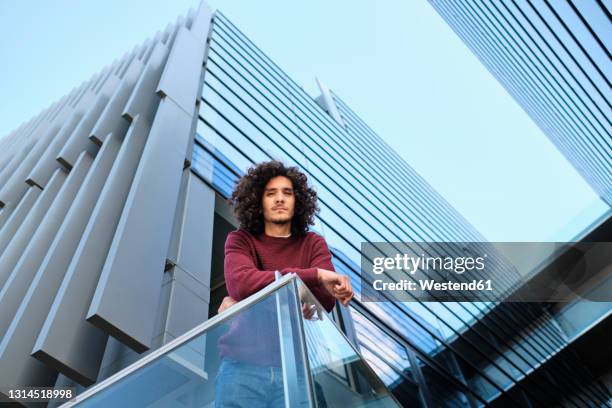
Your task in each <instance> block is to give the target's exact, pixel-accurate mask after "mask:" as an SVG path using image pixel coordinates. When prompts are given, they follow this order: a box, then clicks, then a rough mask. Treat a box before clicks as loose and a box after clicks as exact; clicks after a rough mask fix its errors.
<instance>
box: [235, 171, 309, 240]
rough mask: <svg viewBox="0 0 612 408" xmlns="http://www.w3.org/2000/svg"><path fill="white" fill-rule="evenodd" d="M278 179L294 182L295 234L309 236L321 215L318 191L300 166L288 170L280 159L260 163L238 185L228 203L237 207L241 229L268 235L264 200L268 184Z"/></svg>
mask: <svg viewBox="0 0 612 408" xmlns="http://www.w3.org/2000/svg"><path fill="white" fill-rule="evenodd" d="M277 176H285V177H287V178H288V179H289V180H291V182H292V183H293V191H294V194H295V210H294V213H293V219H292V220H291V234H292V235H305V234H306V233H307V232H308V228H309V226H311V225H313V224H314V218H315V215H316V214H317V213H318V212H319V207H318V205H317V192H316V191H315V190H314V189H312V188H311V187H310V186H309V185H308V178H307V177H306V175H305V174H304V173H302V172H301V171H300V170H299V169H298V168H297V167H287V166H285V165H284V164H283V163H282V162H280V161H278V160H272V161H268V162H263V163H259V164H257V165H256V166H253V167H251V168H249V170H248V171H247V173H246V174H245V175H244V176H242V177H241V178H240V179H239V180H238V181H237V182H236V186H235V188H234V191H233V192H232V196H231V197H230V198H229V200H228V202H229V203H230V205H232V207H233V208H234V215H235V216H236V218H238V221H239V222H240V228H243V229H245V230H247V231H249V232H250V233H251V234H254V235H259V234H262V233H263V232H264V219H263V208H262V205H261V199H262V195H263V192H264V188H265V187H266V184H268V181H270V179H272V178H274V177H277Z"/></svg>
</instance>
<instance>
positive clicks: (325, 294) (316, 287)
mask: <svg viewBox="0 0 612 408" xmlns="http://www.w3.org/2000/svg"><path fill="white" fill-rule="evenodd" d="M318 268H321V269H327V270H329V271H335V270H334V264H333V263H332V260H331V253H330V252H329V248H328V247H327V243H326V242H325V239H324V238H323V237H321V236H320V235H316V234H315V235H314V243H313V248H312V258H311V261H310V268H305V269H301V268H285V269H283V270H282V271H281V273H285V272H284V271H286V272H295V273H297V275H298V276H299V277H300V278H301V279H302V280H303V281H304V283H305V284H306V286H308V289H310V291H311V292H312V294H313V295H314V296H315V297H316V298H317V299H318V300H319V302H320V303H321V305H322V306H323V307H324V308H325V310H326V311H327V312H330V311H331V310H332V309H333V308H334V305H335V304H336V298H334V297H333V296H332V294H331V293H329V291H328V290H327V289H325V287H324V286H323V285H322V284H320V283H319V279H318V273H317V269H318ZM304 274H314V282H313V281H310V280H308V281H307V280H306V279H304V278H303V277H302V276H303V275H304Z"/></svg>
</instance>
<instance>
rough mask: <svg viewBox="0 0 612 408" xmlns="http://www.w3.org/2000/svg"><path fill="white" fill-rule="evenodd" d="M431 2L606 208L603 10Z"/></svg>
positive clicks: (609, 194)
mask: <svg viewBox="0 0 612 408" xmlns="http://www.w3.org/2000/svg"><path fill="white" fill-rule="evenodd" d="M430 3H431V5H432V6H433V7H434V8H435V9H436V11H437V12H438V13H439V14H440V15H441V16H442V17H443V18H444V20H446V22H447V23H448V24H449V25H450V26H451V27H452V29H453V30H454V31H455V32H456V33H457V35H459V37H461V39H462V40H463V41H464V42H465V43H466V44H467V45H468V47H469V48H470V49H471V50H472V52H474V54H476V55H477V56H478V58H479V59H480V61H481V62H482V63H483V64H484V65H485V66H486V67H487V68H488V69H489V71H490V72H491V73H492V74H493V75H494V76H495V77H496V78H497V79H498V80H499V81H500V82H501V83H502V85H503V86H504V87H505V88H506V89H507V90H508V92H509V93H510V94H511V95H512V96H513V97H514V98H515V99H516V101H517V102H518V103H519V104H520V105H521V106H522V107H523V109H524V110H525V111H526V112H527V113H528V114H529V115H530V116H531V118H532V119H533V120H534V121H535V122H536V123H537V125H538V126H539V127H540V128H541V129H542V131H543V132H544V133H545V134H546V135H547V136H548V137H549V138H550V140H551V141H552V142H553V143H554V144H555V145H556V146H557V148H558V149H559V150H560V151H561V152H562V153H563V154H564V155H565V157H566V158H567V159H568V160H569V161H570V162H571V163H572V164H573V166H574V167H575V168H576V170H578V172H579V173H580V174H581V175H582V176H583V177H584V178H585V180H587V182H589V183H590V185H591V186H592V187H593V189H594V190H595V191H596V192H597V193H598V194H599V195H600V197H601V198H602V199H603V200H604V201H605V202H606V203H608V204H609V205H612V138H611V137H610V135H611V134H612V123H611V122H610V118H611V117H612V105H610V99H611V98H610V95H611V93H610V79H611V77H612V70H611V66H610V49H611V48H610V46H611V43H610V38H611V36H610V9H609V8H610V5H609V3H608V2H605V1H604V2H601V1H548V0H536V1H528V0H519V1H500V2H480V1H478V2H471V1H446V0H430Z"/></svg>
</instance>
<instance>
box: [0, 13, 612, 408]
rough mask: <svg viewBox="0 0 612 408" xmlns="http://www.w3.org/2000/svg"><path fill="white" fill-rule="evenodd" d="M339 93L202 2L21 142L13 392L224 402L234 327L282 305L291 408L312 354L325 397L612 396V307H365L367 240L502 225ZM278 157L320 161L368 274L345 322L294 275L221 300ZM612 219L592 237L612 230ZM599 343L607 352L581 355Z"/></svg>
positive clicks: (1, 325) (1, 195)
mask: <svg viewBox="0 0 612 408" xmlns="http://www.w3.org/2000/svg"><path fill="white" fill-rule="evenodd" d="M320 90H321V94H320V96H318V97H317V98H313V97H312V96H310V95H309V94H307V93H306V92H305V91H303V89H302V88H301V87H300V86H299V85H297V84H296V83H295V82H294V81H293V80H291V78H289V77H288V76H287V75H286V74H285V73H284V72H283V71H282V69H281V68H279V67H278V66H277V65H275V64H274V62H272V61H271V60H270V59H269V58H268V57H267V56H266V55H265V54H264V53H263V52H262V51H261V50H260V49H259V48H257V46H256V45H255V44H253V43H252V42H251V41H250V40H249V39H248V38H247V37H246V36H245V35H244V34H243V33H242V32H241V31H240V30H239V29H238V28H237V27H236V26H234V25H233V24H232V23H231V22H230V21H229V20H228V19H227V18H226V17H225V16H224V15H223V14H222V13H220V12H213V11H212V10H210V9H209V8H208V7H207V5H206V4H204V3H202V4H201V5H200V6H199V7H198V9H197V10H192V11H190V12H189V13H188V14H187V16H186V17H184V18H182V17H181V18H179V19H178V20H177V21H176V22H175V23H174V24H170V25H168V27H167V28H166V29H165V30H163V31H160V32H159V33H157V34H156V35H155V36H154V37H152V38H150V39H148V40H147V41H145V42H144V43H143V44H142V45H139V46H137V47H135V48H134V49H133V50H132V51H130V52H128V53H126V54H125V55H124V56H123V57H122V58H119V59H117V60H116V61H115V62H114V63H113V64H111V65H109V66H108V67H106V68H105V69H103V70H102V71H101V72H100V73H98V74H96V75H94V76H93V77H92V78H91V80H89V81H86V82H85V83H83V84H81V85H80V86H78V87H77V88H75V89H74V90H73V91H72V92H71V93H69V94H68V95H66V96H65V97H63V98H62V99H60V100H59V101H57V102H56V103H54V104H53V105H52V106H50V107H49V108H48V109H46V110H44V111H43V112H41V113H40V114H39V115H37V116H36V117H34V118H32V119H31V120H30V121H28V122H27V123H24V124H23V125H22V126H20V127H19V128H18V129H16V130H15V131H13V132H12V133H11V134H9V135H8V136H6V137H5V138H3V139H1V140H0V206H1V210H0V336H1V338H0V386H2V387H3V388H0V393H1V394H4V397H7V396H8V395H7V388H8V387H14V388H18V387H25V386H36V387H77V390H78V393H79V394H81V393H82V394H81V395H82V396H81V397H80V399H79V400H78V401H77V402H76V405H81V406H140V405H142V406H160V407H161V406H164V407H165V406H173V407H183V406H184V407H187V406H189V407H192V406H198V407H199V406H212V405H211V404H212V402H213V401H214V398H215V394H214V393H215V388H214V378H215V374H216V371H217V370H218V364H219V351H218V349H217V347H216V345H217V342H216V339H218V338H219V337H220V336H222V335H223V334H224V332H225V331H227V330H229V329H230V326H232V324H234V322H236V321H239V320H241V318H242V321H247V323H248V322H249V319H247V317H249V316H251V317H252V316H257V315H258V313H259V312H261V313H264V311H265V310H266V309H265V307H266V304H269V305H270V307H272V308H275V307H276V308H277V309H276V310H277V311H278V315H277V317H278V319H279V321H280V322H282V323H283V324H281V325H279V327H281V330H280V331H279V332H278V333H269V336H271V337H277V336H278V337H280V338H281V340H282V341H280V344H281V351H280V352H281V353H282V357H283V361H284V365H283V378H282V380H283V382H284V384H285V385H286V387H285V389H286V390H288V392H287V393H286V394H285V397H286V398H287V399H286V401H288V402H290V403H293V402H295V401H297V400H294V399H292V398H294V397H296V396H295V394H292V393H291V390H295V389H298V388H299V385H298V384H297V383H295V382H294V380H295V376H292V374H291V373H295V370H298V369H300V367H302V368H303V369H304V370H305V371H306V372H307V373H309V374H311V375H312V376H311V377H309V378H311V380H312V381H311V382H310V383H309V386H308V387H309V388H308V389H309V390H310V391H309V392H310V395H311V396H310V397H309V398H310V402H311V404H312V405H313V406H320V407H322V406H325V405H324V404H323V402H322V401H323V400H325V401H327V404H328V406H332V405H334V404H336V405H334V406H365V405H366V404H370V405H368V406H394V405H395V406H396V405H397V404H400V405H402V406H408V407H412V406H414V407H480V406H504V407H510V406H511V407H516V406H521V407H523V406H524V407H536V406H543V407H550V406H568V407H593V406H605V404H606V403H609V402H610V398H611V397H610V392H609V390H608V389H607V388H606V386H605V384H604V381H606V377H605V376H606V373H608V374H607V375H609V373H610V365H609V363H602V360H601V359H599V358H597V357H601V356H602V355H605V353H608V354H607V355H608V356H609V353H610V352H609V350H608V351H606V350H605V341H606V339H607V338H608V336H609V333H610V319H609V315H610V304H605V307H602V308H599V309H596V310H594V308H593V306H592V305H590V304H587V305H586V306H585V304H584V302H582V303H581V300H580V299H578V300H576V302H573V303H572V304H570V305H566V307H565V308H558V309H555V308H551V307H546V306H545V305H541V304H538V303H500V302H498V301H497V300H498V299H490V301H482V302H421V301H417V300H415V301H413V302H391V301H389V302H362V301H360V296H359V295H360V288H361V269H360V268H361V267H360V262H361V243H362V242H373V243H375V242H383V241H388V242H404V241H409V242H451V243H454V242H483V243H484V241H485V239H484V237H483V236H482V235H481V234H479V233H478V231H476V230H475V229H474V228H473V227H472V226H471V225H470V224H469V223H468V222H467V221H466V220H465V219H464V218H463V217H462V216H461V215H460V214H459V213H458V212H457V211H456V210H454V209H453V208H452V207H451V206H450V205H449V204H448V202H447V201H445V200H444V198H443V197H441V196H440V194H438V193H437V192H436V191H435V190H434V189H433V188H432V187H431V186H430V185H429V184H428V183H427V182H426V181H425V180H424V179H423V178H422V177H421V176H419V175H418V174H417V173H416V172H415V171H414V170H413V169H412V168H411V167H410V166H409V165H408V164H407V163H406V162H405V161H404V160H403V159H402V158H401V157H399V156H398V155H397V154H396V153H395V152H394V151H393V150H392V149H391V148H390V147H389V146H388V145H386V144H385V143H384V141H383V140H382V139H381V138H380V137H379V136H378V135H377V134H376V133H375V132H374V131H373V130H372V129H370V128H369V127H368V126H367V125H366V124H365V123H364V122H363V121H362V120H361V119H359V117H358V115H357V114H355V113H354V112H353V111H352V110H351V109H350V108H349V107H348V105H347V104H346V103H345V102H344V101H342V100H341V99H340V97H339V96H338V95H336V94H335V93H333V92H332V91H331V90H329V89H328V88H326V87H325V86H323V85H321V84H320ZM270 159H280V160H283V161H284V162H285V163H287V164H291V165H296V166H298V167H299V168H300V169H302V170H303V171H304V172H306V173H307V175H308V177H309V179H310V181H311V183H312V184H313V185H314V186H315V188H316V189H317V193H318V196H319V200H320V201H319V204H320V207H321V212H320V214H319V216H318V217H317V222H316V225H315V227H314V230H315V231H316V232H318V233H319V234H321V235H323V236H324V237H325V239H326V241H327V243H328V245H329V247H330V250H331V252H332V255H333V262H334V266H335V268H336V270H337V271H339V272H341V273H344V274H346V275H348V276H349V277H350V278H351V280H352V283H353V286H354V288H355V289H356V292H357V296H356V299H355V300H354V301H353V302H352V303H351V305H350V307H348V308H344V307H341V306H340V305H337V306H336V308H335V309H334V311H333V313H332V314H331V316H328V317H330V318H331V319H332V320H333V321H334V322H335V324H333V325H332V324H331V323H330V322H331V321H332V320H330V319H329V318H326V319H324V320H322V321H320V322H318V323H312V322H307V321H302V320H301V317H300V315H299V314H295V313H293V312H292V310H293V309H292V307H291V302H292V301H294V300H295V296H296V293H297V289H296V288H297V287H298V286H299V284H300V283H299V281H298V280H296V279H295V278H293V277H291V276H289V277H287V276H285V277H284V278H279V279H278V280H277V281H276V282H274V283H272V284H271V285H270V286H269V287H267V288H265V289H264V290H263V291H262V292H261V293H258V294H255V295H253V296H254V297H252V298H249V299H247V300H245V301H244V302H245V303H242V306H236V308H237V309H234V311H233V312H232V311H231V310H229V311H227V312H225V313H224V314H221V315H218V314H217V313H216V310H217V308H218V306H219V304H220V302H221V299H222V298H223V297H224V296H225V295H226V294H227V290H226V288H225V283H224V276H223V248H224V242H225V238H226V236H227V234H228V233H229V232H230V231H232V230H234V229H235V228H236V227H237V223H236V220H235V218H234V217H233V215H232V212H231V209H230V207H229V206H228V204H227V202H226V198H227V197H228V195H229V194H230V193H231V190H232V188H233V186H234V182H235V181H236V180H237V178H238V177H240V175H241V174H243V173H244V172H245V171H246V169H248V168H249V167H250V166H251V165H253V164H254V163H258V162H261V161H267V160H270ZM397 192H402V194H401V198H398V196H397ZM607 217H608V218H606V219H602V220H600V222H599V223H596V224H594V225H593V226H592V227H591V228H589V229H588V231H586V232H585V236H584V237H583V238H584V239H585V240H589V239H597V237H598V236H601V235H603V234H606V233H609V232H610V218H609V217H610V214H607ZM598 234H599V235H598ZM483 245H484V244H483ZM460 250H461V249H460V248H459V247H457V251H460ZM494 260H495V262H497V263H498V264H499V268H500V270H502V271H503V270H505V269H504V267H505V266H506V265H505V263H504V262H505V260H504V259H503V258H502V257H501V256H499V257H498V258H495V259H494ZM559 262H560V261H559ZM604 283H605V282H604ZM601 287H603V288H604V289H605V288H606V286H600V288H601ZM608 288H609V286H608ZM275 302H276V303H275ZM585 307H586V310H585ZM606 307H607V308H606ZM249 313H250V314H249ZM266 313H267V312H266ZM255 320H256V319H255ZM340 330H341V332H342V333H343V334H341V332H340ZM253 337H254V338H255V340H257V339H256V337H257V336H256V335H255V332H253ZM585 339H586V340H588V342H587V343H584V341H583V340H585ZM580 342H582V343H580ZM579 343H580V344H579ZM351 344H352V346H351ZM595 346H597V347H601V353H600V354H598V356H597V357H595V356H591V358H592V361H591V360H589V359H588V357H589V356H584V355H582V354H581V352H583V351H584V350H589V349H592V348H593V347H595ZM353 347H354V348H353ZM608 348H609V347H608ZM356 350H357V351H358V353H357V352H356ZM289 361H297V363H295V364H294V363H291V364H289ZM363 361H365V362H367V365H364V364H362V362H363ZM597 364H599V366H597ZM292 370H293V371H292ZM597 370H599V371H597ZM323 395H325V398H323V397H322V396H323ZM24 404H28V403H24ZM50 405H57V404H56V403H52V404H50Z"/></svg>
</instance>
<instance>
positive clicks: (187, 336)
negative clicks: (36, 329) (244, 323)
mask: <svg viewBox="0 0 612 408" xmlns="http://www.w3.org/2000/svg"><path fill="white" fill-rule="evenodd" d="M294 279H298V276H297V275H296V274H295V273H288V274H285V275H284V276H283V277H282V278H280V279H277V280H275V281H274V282H272V283H270V284H269V285H268V286H266V287H264V288H263V289H261V290H259V291H258V292H257V293H254V294H252V295H251V296H249V297H247V298H246V299H243V300H241V301H240V302H238V303H236V304H235V305H233V306H232V307H230V308H229V309H227V310H225V311H223V313H219V314H218V315H216V316H213V317H212V318H210V319H208V320H206V321H205V322H202V323H201V324H199V325H197V326H196V327H194V328H193V329H191V330H189V331H188V332H186V333H184V334H182V335H180V336H179V337H177V338H176V339H174V340H172V341H170V342H168V343H167V344H164V345H163V346H161V347H160V348H158V349H156V350H154V351H152V352H151V353H149V354H147V355H146V356H144V357H143V358H141V359H139V360H138V361H135V362H134V363H132V364H130V365H129V366H127V367H125V368H124V369H122V370H121V371H119V372H117V373H115V374H113V375H111V376H110V377H108V378H106V379H104V380H103V381H101V382H99V383H98V384H95V385H93V386H91V387H90V388H88V389H87V390H85V392H83V393H81V394H80V395H77V396H75V397H74V398H73V399H71V400H69V401H67V402H65V403H64V404H62V405H61V406H60V408H69V407H73V406H75V405H76V404H79V403H81V402H83V401H84V400H86V399H87V398H90V397H91V396H93V395H95V394H97V393H98V392H100V391H102V390H104V389H106V388H108V387H109V386H111V385H113V384H115V383H116V382H118V381H119V380H121V379H122V378H124V377H127V376H128V375H129V374H131V373H133V372H134V371H136V370H138V369H139V368H141V367H143V366H145V365H146V364H148V363H150V362H151V361H153V360H155V359H157V358H158V357H160V356H162V355H164V354H166V353H168V352H170V351H172V350H174V349H176V348H178V347H180V346H182V345H183V344H184V343H186V342H187V341H189V340H191V339H193V338H195V337H198V336H199V335H201V334H202V333H203V332H205V331H206V330H208V329H210V328H211V327H213V326H216V325H217V324H219V323H223V322H224V321H226V320H228V319H229V318H230V317H232V316H234V315H235V314H237V313H239V312H240V311H242V310H244V309H245V308H247V307H249V306H251V305H253V304H254V303H256V302H258V301H260V300H261V299H263V298H264V297H266V296H268V295H269V294H271V293H272V292H274V291H276V290H278V289H280V288H282V287H283V286H285V285H287V284H289V283H290V282H292V281H293V280H294Z"/></svg>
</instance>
